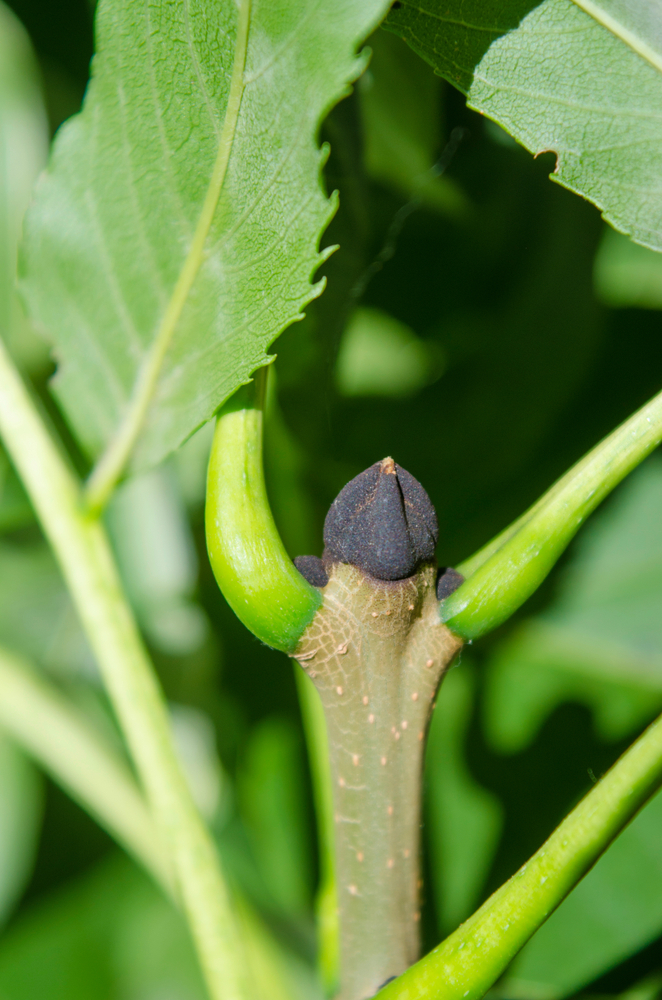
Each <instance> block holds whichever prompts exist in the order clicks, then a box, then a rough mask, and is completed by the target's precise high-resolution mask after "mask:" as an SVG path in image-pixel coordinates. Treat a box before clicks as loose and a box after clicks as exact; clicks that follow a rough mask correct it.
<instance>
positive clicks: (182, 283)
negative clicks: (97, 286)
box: [85, 0, 251, 511]
mask: <svg viewBox="0 0 662 1000" xmlns="http://www.w3.org/2000/svg"><path fill="white" fill-rule="evenodd" d="M250 15H251V0H241V4H240V8H239V17H238V22H237V40H236V43H235V52H234V63H233V66H232V77H231V82H230V92H229V95H228V103H227V106H226V109H225V118H224V121H223V128H222V130H221V133H220V138H219V143H218V152H217V154H216V161H215V163H214V168H213V170H212V174H211V178H210V180H209V185H208V187H207V192H206V195H205V200H204V202H203V205H202V210H201V212H200V216H199V218H198V222H197V225H196V228H195V232H194V234H193V239H192V240H191V245H190V247H189V250H188V253H187V254H186V257H185V259H184V262H183V265H182V267H181V269H180V272H179V275H178V278H177V281H176V283H175V286H174V288H173V291H172V294H171V296H170V299H169V301H168V304H167V306H166V309H165V312H164V313H163V316H162V318H161V322H160V324H159V327H158V329H157V332H156V336H155V338H154V341H153V343H152V345H151V347H150V349H149V350H148V352H147V354H146V356H145V359H144V361H143V363H142V365H141V368H140V370H139V372H138V376H137V378H136V382H135V385H134V389H133V393H132V396H131V399H130V401H129V405H128V408H127V411H126V414H125V416H124V418H123V419H122V422H121V424H120V426H119V428H118V431H117V433H116V434H115V436H114V437H113V439H112V440H111V442H110V444H109V446H108V448H107V449H106V451H105V452H104V454H103V455H102V456H101V459H100V460H99V462H98V463H97V465H96V467H95V469H94V470H93V472H92V475H91V476H90V478H89V480H88V484H87V489H86V497H85V499H86V504H87V506H88V508H89V509H90V510H92V511H98V510H100V509H102V508H103V507H104V506H105V504H106V502H107V500H108V499H109V497H110V495H111V493H112V491H113V489H114V487H115V485H116V483H117V481H118V479H119V477H120V476H121V474H122V471H123V469H124V467H125V465H126V463H127V461H128V459H129V457H130V455H131V452H132V450H133V447H134V445H135V443H136V440H137V438H138V435H139V433H140V430H141V428H142V425H143V423H144V420H145V417H146V415H147V411H148V409H149V405H150V402H151V400H152V397H153V396H154V392H155V390H156V387H157V384H158V379H159V375H160V372H161V369H162V367H163V362H164V360H165V356H166V354H167V351H168V348H169V346H170V343H171V341H172V338H173V335H174V333H175V330H176V328H177V324H178V322H179V318H180V316H181V314H182V311H183V309H184V306H185V304H186V301H187V299H188V296H189V292H190V291H191V288H192V287H193V283H194V281H195V279H196V277H197V274H198V272H199V270H200V267H201V265H202V262H203V260H204V248H205V244H206V242H207V237H208V235H209V231H210V228H211V225H212V222H213V219H214V215H215V213H216V208H217V206H218V202H219V199H220V196H221V191H222V189H223V183H224V180H225V176H226V173H227V167H228V163H229V161H230V154H231V151H232V143H233V141H234V135H235V131H236V127H237V122H238V119H239V110H240V107H241V100H242V97H243V93H244V90H245V87H246V81H245V79H244V69H245V65H246V51H247V48H248V33H249V27H250Z"/></svg>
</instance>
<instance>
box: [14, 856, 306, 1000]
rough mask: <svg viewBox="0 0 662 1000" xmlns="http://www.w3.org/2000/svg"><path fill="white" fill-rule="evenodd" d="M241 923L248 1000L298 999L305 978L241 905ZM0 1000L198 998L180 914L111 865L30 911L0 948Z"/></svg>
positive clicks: (119, 865) (139, 877) (136, 874)
mask: <svg viewBox="0 0 662 1000" xmlns="http://www.w3.org/2000/svg"><path fill="white" fill-rule="evenodd" d="M241 922H242V929H243V932H244V936H245V943H246V947H247V949H248V954H249V961H250V966H251V970H250V971H251V977H252V978H251V987H252V992H251V994H250V995H251V998H255V1000H304V998H311V997H312V998H314V1000H316V997H317V993H316V990H315V988H314V985H313V981H312V976H311V975H310V971H309V970H307V969H305V968H303V967H302V963H301V962H300V960H297V959H295V958H294V957H293V956H291V955H290V954H289V953H287V952H284V951H283V950H282V949H281V948H280V947H278V945H277V944H276V943H275V941H274V939H273V938H272V936H271V935H270V934H269V932H268V931H267V930H266V928H265V927H264V925H263V923H262V922H261V921H260V920H259V918H257V917H256V916H255V914H254V913H252V912H251V911H250V910H249V909H248V908H247V907H246V906H242V907H241ZM0 995H2V997H3V998H4V997H11V998H12V1000H34V998H35V997H42V996H43V997H48V998H49V1000H90V998H91V997H94V998H95V1000H115V998H117V997H131V998H135V1000H148V998H155V997H163V998H166V997H167V998H172V1000H204V998H205V997H206V996H207V993H206V990H205V988H204V985H203V983H202V980H201V977H200V972H199V970H198V967H197V963H196V960H195V955H194V953H193V949H192V947H191V941H190V937H189V934H188V931H187V929H186V926H185V923H184V921H183V919H182V915H181V913H179V912H178V910H176V909H175V908H174V907H173V906H172V904H171V903H170V902H168V901H167V900H166V899H165V898H164V897H163V896H162V895H161V893H160V892H159V891H158V890H157V889H156V888H155V886H154V885H153V884H152V883H151V882H149V881H148V880H147V879H146V877H145V876H144V875H143V873H142V872H140V871H139V870H138V869H137V868H136V867H135V866H133V865H131V863H130V862H129V861H128V860H127V859H125V858H122V857H111V858H110V859H109V860H108V861H106V862H105V863H104V864H102V865H101V866H99V867H98V868H97V869H96V870H94V871H92V872H91V873H89V874H87V875H85V876H84V877H83V878H81V879H79V880H78V881H77V882H76V883H74V884H73V885H71V884H70V885H69V886H67V888H65V889H64V890H60V891H58V892H56V893H54V894H51V895H50V896H47V897H46V899H45V900H44V901H40V902H39V903H37V904H36V905H33V906H32V907H31V908H30V909H29V910H28V911H27V912H26V913H25V914H23V915H22V916H21V918H20V919H19V920H17V921H16V922H15V923H14V925H13V926H12V927H11V929H10V930H9V931H8V932H7V933H6V934H5V936H4V937H3V939H2V941H1V942H0Z"/></svg>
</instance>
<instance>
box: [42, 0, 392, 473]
mask: <svg viewBox="0 0 662 1000" xmlns="http://www.w3.org/2000/svg"><path fill="white" fill-rule="evenodd" d="M385 6H386V4H385V0H367V2H364V3H361V4H356V3H353V2H348V0H345V2H343V3H342V4H340V5H338V4H336V5H335V7H334V10H333V16H332V17H329V16H328V10H327V8H326V7H325V6H324V5H323V4H320V3H319V0H299V2H297V3H294V4H292V3H289V2H278V3H275V4H274V3H273V2H268V3H267V2H259V0H255V2H254V3H253V4H252V6H251V4H250V2H249V0H243V2H242V4H241V5H240V7H239V8H238V5H237V4H235V3H234V2H233V0H214V2H213V3H212V4H209V3H201V2H199V0H195V2H193V3H192V4H183V3H181V4H180V3H177V4H171V3H164V2H160V0H155V2H153V3H150V4H148V5H146V6H136V4H134V3H130V2H128V0H104V2H102V3H101V4H100V6H99V8H98V14H97V27H96V36H97V55H96V57H95V61H94V66H93V79H92V82H91V85H90V87H89V89H88V91H87V97H86V101H85V105H84V109H83V112H82V113H81V114H80V115H78V116H76V117H75V118H74V119H72V120H71V121H70V122H69V123H68V124H67V125H65V126H64V127H63V128H62V129H61V130H60V132H59V134H58V137H57V140H56V143H55V149H54V153H53V158H52V161H51V165H50V169H49V172H48V175H47V177H46V179H45V181H44V182H43V183H42V184H41V186H40V189H39V195H38V198H37V201H36V203H35V205H34V207H33V209H32V211H31V212H30V214H29V219H28V225H27V239H26V243H25V255H24V273H25V282H24V288H25V295H26V297H27V300H28V303H29V307H30V311H31V314H32V316H33V318H34V320H35V321H36V322H37V323H38V325H39V326H40V328H41V329H42V330H43V331H44V332H45V334H46V336H47V337H48V338H49V339H51V340H52V342H53V343H54V344H55V352H56V355H57V357H58V359H59V361H60V367H59V370H58V375H57V378H56V381H55V384H54V389H55V392H56V394H57V397H58V399H59V401H60V402H61V404H62V406H63V408H64V410H65V411H66V414H67V416H68V418H69V420H70V422H71V424H72V426H73V427H74V429H75V431H76V433H77V435H78V437H79V438H80V440H81V442H82V443H83V445H84V446H85V448H86V449H87V450H88V452H89V453H90V454H91V455H93V456H96V455H98V454H99V453H100V452H101V451H102V450H103V449H104V448H106V447H107V446H108V445H109V444H110V442H111V441H112V440H115V448H114V450H113V451H112V452H111V453H110V458H108V459H107V463H106V465H105V466H104V467H103V468H104V471H103V473H102V475H101V480H102V482H103V479H104V477H105V476H106V475H108V477H109V479H110V480H111V481H112V480H113V477H114V476H115V475H116V474H117V473H118V471H119V470H120V469H121V467H122V466H123V464H124V460H125V458H128V457H129V455H131V459H130V461H131V466H132V467H133V468H134V469H138V468H143V467H145V466H147V465H150V464H153V463H155V462H157V461H159V460H160V459H161V458H162V457H163V456H164V455H166V454H167V453H168V452H169V451H171V450H172V449H173V448H175V447H177V445H179V444H180V443H181V442H182V441H183V440H184V439H185V438H186V437H188V436H189V435H190V434H191V433H192V432H193V431H194V430H195V429H196V428H197V427H198V426H200V425H201V424H202V423H203V422H204V421H206V420H208V419H209V418H210V417H211V416H212V414H213V413H214V412H215V410H216V409H217V408H218V407H219V405H220V404H221V403H222V402H223V400H224V399H226V398H227V397H228V396H229V395H230V394H231V393H232V392H233V391H234V390H235V389H236V388H237V386H239V385H240V384H242V383H244V382H246V381H247V379H248V378H249V376H250V374H251V372H253V371H254V370H255V368H256V367H258V366H260V365H263V364H264V363H265V361H266V354H265V351H266V349H267V348H268V346H269V345H270V344H271V343H272V341H273V340H274V338H275V337H276V336H277V335H278V334H279V333H280V332H281V331H282V330H283V329H284V328H285V327H286V326H287V325H289V324H290V323H291V322H292V321H293V320H295V319H297V318H299V317H300V315H301V309H302V308H303V306H304V305H305V304H306V303H307V302H309V301H310V299H311V298H312V297H313V296H315V295H317V294H319V292H320V291H321V286H320V285H317V286H314V287H313V286H312V285H311V283H310V279H311V277H312V275H313V273H314V271H315V270H316V268H317V267H318V265H319V263H320V262H321V260H322V259H323V256H322V255H320V254H319V253H318V250H317V246H318V243H319V240H320V237H321V234H322V232H323V230H324V228H325V226H326V224H327V222H328V220H329V217H330V215H331V214H332V211H333V202H332V201H330V200H329V199H328V198H327V197H326V196H325V194H324V192H323V190H322V188H321V185H320V180H319V174H320V168H321V166H322V163H323V160H324V156H325V155H326V154H325V153H324V152H322V151H320V149H319V148H318V145H317V142H316V134H317V130H318V127H319V123H320V119H321V118H322V116H323V114H324V113H325V112H326V111H327V110H328V108H329V107H331V105H332V104H333V103H334V102H335V101H337V100H338V99H339V98H340V97H341V96H342V95H343V93H345V92H346V88H347V84H348V82H349V81H350V80H352V79H354V78H355V77H356V76H357V75H358V74H359V73H360V72H361V69H362V67H363V65H364V62H363V60H361V59H357V58H356V55H355V47H356V46H357V45H358V44H359V43H360V42H361V41H362V39H363V38H365V36H366V35H367V34H368V33H369V31H370V29H371V28H372V27H374V25H375V23H376V22H377V21H378V19H379V17H380V16H381V15H382V14H383V12H384V9H385Z"/></svg>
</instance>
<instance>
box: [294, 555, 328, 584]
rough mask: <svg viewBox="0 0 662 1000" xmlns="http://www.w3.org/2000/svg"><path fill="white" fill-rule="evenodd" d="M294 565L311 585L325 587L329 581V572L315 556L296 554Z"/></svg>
mask: <svg viewBox="0 0 662 1000" xmlns="http://www.w3.org/2000/svg"><path fill="white" fill-rule="evenodd" d="M294 565H295V566H296V568H297V569H298V570H299V572H300V573H301V576H302V577H304V579H306V580H307V581H308V583H312V585H313V587H326V585H327V583H328V582H329V574H328V573H327V571H326V569H325V568H324V563H323V562H322V560H321V559H318V558H317V556H297V557H296V558H295V560H294Z"/></svg>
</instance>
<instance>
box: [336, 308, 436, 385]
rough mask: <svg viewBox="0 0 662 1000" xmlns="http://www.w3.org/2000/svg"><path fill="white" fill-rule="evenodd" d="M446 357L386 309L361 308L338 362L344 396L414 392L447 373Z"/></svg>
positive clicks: (346, 333) (338, 379) (350, 325)
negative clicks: (444, 372) (445, 369)
mask: <svg viewBox="0 0 662 1000" xmlns="http://www.w3.org/2000/svg"><path fill="white" fill-rule="evenodd" d="M443 369H444V362H443V355H442V353H441V351H440V349H439V348H438V347H437V345H436V344H433V343H432V344H427V343H426V342H425V341H423V340H421V339H420V338H419V337H417V336H416V334H415V333H414V331H413V330H411V329H410V328H409V327H408V326H406V325H405V324H404V323H401V322H400V321H399V320H397V319H395V318H394V317H393V316H389V315H388V313H385V312H383V311H382V310H381V309H368V308H359V309H357V310H356V311H355V312H354V313H353V315H352V316H351V317H350V320H349V323H348V324H347V327H346V328H345V331H344V334H343V339H342V342H341V344H340V350H339V352H338V360H337V363H336V383H337V386H338V390H339V391H340V392H341V393H342V395H344V396H386V397H394V398H396V399H397V398H403V397H407V396H412V395H413V394H414V393H416V392H418V391H419V390H420V389H422V388H423V387H424V386H426V385H428V384H429V383H430V382H434V381H435V380H436V379H437V378H439V377H440V376H441V374H442V373H443Z"/></svg>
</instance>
